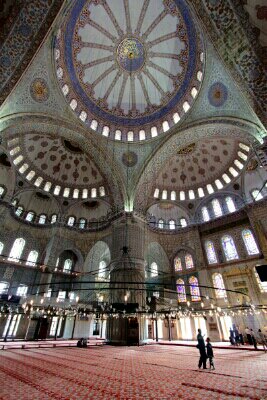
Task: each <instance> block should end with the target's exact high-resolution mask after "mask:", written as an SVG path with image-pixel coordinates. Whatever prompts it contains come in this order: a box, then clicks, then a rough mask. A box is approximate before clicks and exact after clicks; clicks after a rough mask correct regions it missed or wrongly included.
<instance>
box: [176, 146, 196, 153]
mask: <svg viewBox="0 0 267 400" xmlns="http://www.w3.org/2000/svg"><path fill="white" fill-rule="evenodd" d="M195 149H196V143H191V144H189V145H188V146H186V147H183V148H182V149H180V150H178V151H177V154H179V156H182V155H187V154H190V153H192V152H193V151H194V150H195Z"/></svg>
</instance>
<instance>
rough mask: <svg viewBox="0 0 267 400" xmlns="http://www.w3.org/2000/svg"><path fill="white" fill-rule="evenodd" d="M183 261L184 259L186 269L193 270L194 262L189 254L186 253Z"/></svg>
mask: <svg viewBox="0 0 267 400" xmlns="http://www.w3.org/2000/svg"><path fill="white" fill-rule="evenodd" d="M184 259H185V267H186V269H190V268H194V261H193V257H192V256H191V254H189V253H187V254H186V255H185V258H184Z"/></svg>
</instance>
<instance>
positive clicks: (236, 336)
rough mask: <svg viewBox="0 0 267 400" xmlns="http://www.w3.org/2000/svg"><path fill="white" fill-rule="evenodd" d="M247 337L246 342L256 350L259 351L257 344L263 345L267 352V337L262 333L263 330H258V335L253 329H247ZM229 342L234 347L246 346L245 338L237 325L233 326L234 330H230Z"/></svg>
mask: <svg viewBox="0 0 267 400" xmlns="http://www.w3.org/2000/svg"><path fill="white" fill-rule="evenodd" d="M245 335H246V338H245V340H246V341H247V342H248V343H249V344H250V345H252V346H254V348H255V350H257V349H258V347H257V344H258V343H259V344H262V345H263V348H264V350H265V351H266V350H267V341H266V336H265V335H264V333H263V332H262V331H261V329H259V330H258V332H257V335H256V334H255V332H254V331H253V329H252V328H248V327H246V329H245ZM229 340H230V343H231V345H233V346H240V345H241V344H242V345H244V344H245V342H244V336H243V334H242V333H241V332H239V329H238V327H237V326H236V325H233V327H232V328H230V336H229Z"/></svg>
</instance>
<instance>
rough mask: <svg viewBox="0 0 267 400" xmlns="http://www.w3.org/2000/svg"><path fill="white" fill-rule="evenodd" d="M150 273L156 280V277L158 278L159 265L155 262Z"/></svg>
mask: <svg viewBox="0 0 267 400" xmlns="http://www.w3.org/2000/svg"><path fill="white" fill-rule="evenodd" d="M150 271H151V277H152V278H154V277H155V276H158V264H157V263H155V262H153V263H152V264H151V265H150Z"/></svg>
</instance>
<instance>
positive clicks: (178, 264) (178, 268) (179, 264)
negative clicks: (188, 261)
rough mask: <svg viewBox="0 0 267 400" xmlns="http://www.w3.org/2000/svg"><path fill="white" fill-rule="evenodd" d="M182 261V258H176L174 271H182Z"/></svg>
mask: <svg viewBox="0 0 267 400" xmlns="http://www.w3.org/2000/svg"><path fill="white" fill-rule="evenodd" d="M182 269H183V267H182V260H181V258H180V257H175V259H174V270H175V271H182Z"/></svg>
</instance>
